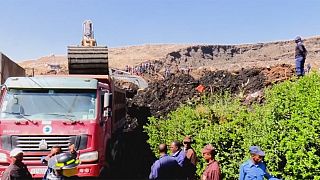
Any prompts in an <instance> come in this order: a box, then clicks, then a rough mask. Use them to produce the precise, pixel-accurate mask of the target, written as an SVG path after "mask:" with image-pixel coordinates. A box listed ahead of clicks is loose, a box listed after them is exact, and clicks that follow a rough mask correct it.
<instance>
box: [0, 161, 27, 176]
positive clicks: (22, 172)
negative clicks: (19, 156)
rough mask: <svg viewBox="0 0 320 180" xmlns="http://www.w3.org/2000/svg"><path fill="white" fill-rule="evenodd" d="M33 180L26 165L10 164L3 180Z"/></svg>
mask: <svg viewBox="0 0 320 180" xmlns="http://www.w3.org/2000/svg"><path fill="white" fill-rule="evenodd" d="M18 179H32V176H31V174H30V172H29V170H28V168H27V166H26V165H25V164H24V163H22V162H21V163H15V164H10V165H9V166H8V168H7V169H6V170H5V171H4V173H3V175H2V178H1V180H18Z"/></svg>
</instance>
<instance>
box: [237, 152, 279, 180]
mask: <svg viewBox="0 0 320 180" xmlns="http://www.w3.org/2000/svg"><path fill="white" fill-rule="evenodd" d="M249 152H250V154H251V158H250V159H249V160H248V161H246V162H245V163H243V164H242V165H241V167H240V177H239V180H250V179H256V180H263V179H264V178H267V179H270V180H277V178H275V177H273V176H271V175H270V174H269V173H268V171H267V167H266V165H265V164H264V163H263V158H264V156H265V153H264V152H263V151H262V150H261V148H260V147H259V146H251V147H250V148H249Z"/></svg>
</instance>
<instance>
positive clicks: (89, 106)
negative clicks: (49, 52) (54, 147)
mask: <svg viewBox="0 0 320 180" xmlns="http://www.w3.org/2000/svg"><path fill="white" fill-rule="evenodd" d="M95 117H96V91H95V90H77V91H75V90H61V89H50V90H48V89H45V90H43V89H36V90H35V89H32V90H25V89H24V90H21V89H10V90H9V91H8V92H7V93H6V95H5V97H4V99H3V103H2V105H1V114H0V118H1V119H8V120H9V119H10V120H20V119H22V118H27V119H30V120H65V119H69V120H89V119H94V118H95Z"/></svg>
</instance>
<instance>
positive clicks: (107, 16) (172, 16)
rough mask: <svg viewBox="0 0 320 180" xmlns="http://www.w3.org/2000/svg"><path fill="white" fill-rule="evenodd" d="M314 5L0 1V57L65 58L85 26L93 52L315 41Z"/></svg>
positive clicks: (290, 0)
mask: <svg viewBox="0 0 320 180" xmlns="http://www.w3.org/2000/svg"><path fill="white" fill-rule="evenodd" d="M319 17H320V1H319V0H304V1H302V0H299V1H298V0H50V1H49V0H28V1H26V0H0V20H1V26H0V51H1V52H3V53H4V54H6V55H7V56H9V57H10V58H11V59H13V60H15V61H21V60H27V59H36V58H39V57H41V56H46V55H49V54H56V55H66V53H67V46H68V45H77V44H79V43H80V41H81V37H82V22H83V21H84V20H86V19H91V20H92V21H93V23H94V30H95V32H94V33H95V38H96V39H97V42H98V44H99V45H107V46H109V47H121V46H130V45H141V44H158V43H159V44H172V43H179V44H190V43H192V44H195V43H201V44H242V43H257V42H270V41H276V40H290V39H294V38H295V36H297V35H301V36H302V37H311V36H316V35H319V34H320V33H319V30H320V21H319Z"/></svg>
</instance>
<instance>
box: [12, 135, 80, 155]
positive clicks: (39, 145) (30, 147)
mask: <svg viewBox="0 0 320 180" xmlns="http://www.w3.org/2000/svg"><path fill="white" fill-rule="evenodd" d="M75 137H76V136H68V135H46V136H38V135H23V136H12V145H13V146H14V147H18V148H22V149H23V151H25V152H32V151H49V150H50V149H51V148H52V146H60V147H61V148H62V151H66V150H68V145H69V143H74V139H75Z"/></svg>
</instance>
